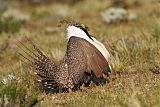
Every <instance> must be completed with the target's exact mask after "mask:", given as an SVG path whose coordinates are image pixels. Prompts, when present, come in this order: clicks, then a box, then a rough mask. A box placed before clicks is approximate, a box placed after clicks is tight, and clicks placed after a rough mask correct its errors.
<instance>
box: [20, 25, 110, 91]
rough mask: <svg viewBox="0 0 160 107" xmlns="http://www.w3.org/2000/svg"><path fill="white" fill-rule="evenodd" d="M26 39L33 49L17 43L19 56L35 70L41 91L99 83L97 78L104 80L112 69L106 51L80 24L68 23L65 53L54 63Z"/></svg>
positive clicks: (67, 88)
mask: <svg viewBox="0 0 160 107" xmlns="http://www.w3.org/2000/svg"><path fill="white" fill-rule="evenodd" d="M28 41H30V43H31V45H32V47H33V49H34V50H31V49H30V48H28V47H27V46H26V45H24V44H23V43H21V44H22V45H23V48H21V49H22V50H23V51H24V52H25V54H21V56H23V57H24V58H25V59H27V60H28V61H29V62H30V63H28V64H29V65H30V66H32V67H33V68H35V69H36V73H37V75H38V76H39V77H40V78H41V80H38V81H39V82H40V84H41V86H42V87H43V90H45V91H48V90H49V91H56V90H60V89H61V90H62V91H68V90H72V91H73V90H76V89H79V88H80V87H81V86H82V85H83V84H84V85H89V84H90V83H91V81H93V82H95V83H96V84H99V83H98V82H99V80H101V79H103V80H104V82H105V81H106V79H107V76H108V74H109V73H111V71H112V68H111V61H110V54H109V52H108V51H107V49H106V48H105V46H104V45H103V44H102V43H101V42H100V41H98V40H97V39H96V38H95V37H93V36H91V35H90V34H89V33H88V28H87V27H86V26H84V25H83V24H77V23H76V24H69V25H68V27H67V49H66V53H65V56H64V57H63V59H62V60H60V61H59V62H58V63H56V62H54V61H53V60H51V59H50V58H49V57H47V55H45V54H44V53H43V51H41V50H40V48H38V46H36V45H35V43H33V42H32V41H31V40H29V39H28ZM96 79H97V80H98V82H97V81H96Z"/></svg>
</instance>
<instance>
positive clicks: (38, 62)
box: [17, 37, 57, 90]
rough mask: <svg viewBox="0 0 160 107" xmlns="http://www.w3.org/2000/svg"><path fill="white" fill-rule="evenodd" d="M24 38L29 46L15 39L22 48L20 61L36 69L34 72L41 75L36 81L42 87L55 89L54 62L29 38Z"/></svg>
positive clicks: (55, 69) (55, 67) (55, 68)
mask: <svg viewBox="0 0 160 107" xmlns="http://www.w3.org/2000/svg"><path fill="white" fill-rule="evenodd" d="M26 40H27V42H29V45H31V47H28V46H26V45H25V44H24V43H22V42H21V41H18V40H17V41H18V42H19V44H17V46H18V47H19V48H20V49H21V50H22V52H21V53H19V55H20V56H22V57H23V59H21V60H22V62H24V64H26V65H28V66H30V67H32V68H34V69H36V74H37V75H38V76H40V77H41V80H38V82H40V83H41V84H42V86H43V88H44V89H52V90H53V89H55V88H56V87H57V82H56V71H57V66H56V64H55V63H54V62H53V61H52V60H51V59H49V57H48V56H47V55H45V54H44V53H43V52H42V51H41V50H40V48H38V47H37V46H36V44H35V43H34V42H32V41H31V40H30V39H29V38H27V37H26Z"/></svg>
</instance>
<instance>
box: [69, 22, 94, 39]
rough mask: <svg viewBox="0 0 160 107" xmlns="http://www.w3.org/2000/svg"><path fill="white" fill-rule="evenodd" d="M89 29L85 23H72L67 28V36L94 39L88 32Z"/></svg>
mask: <svg viewBox="0 0 160 107" xmlns="http://www.w3.org/2000/svg"><path fill="white" fill-rule="evenodd" d="M88 31H89V29H88V27H87V26H85V25H84V24H79V23H75V24H70V25H69V26H68V28H67V37H68V39H69V38H71V37H73V36H74V37H79V38H83V39H86V40H88V39H92V38H91V35H90V34H89V33H88Z"/></svg>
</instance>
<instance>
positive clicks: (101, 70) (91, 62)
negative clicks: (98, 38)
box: [79, 38, 111, 77]
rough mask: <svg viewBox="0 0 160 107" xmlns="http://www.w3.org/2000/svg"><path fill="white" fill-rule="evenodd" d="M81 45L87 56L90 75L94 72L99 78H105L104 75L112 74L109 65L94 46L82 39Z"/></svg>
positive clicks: (80, 40)
mask: <svg viewBox="0 0 160 107" xmlns="http://www.w3.org/2000/svg"><path fill="white" fill-rule="evenodd" d="M79 43H80V44H81V45H82V46H83V48H82V51H83V52H84V55H85V56H86V61H87V69H88V70H87V72H88V73H91V71H93V73H94V74H95V75H96V76H97V77H103V74H105V75H107V74H108V73H109V72H111V69H110V67H109V63H108V62H107V60H106V59H105V57H104V56H103V55H102V54H101V52H100V51H99V50H98V49H97V48H96V47H95V46H94V45H92V44H91V43H89V42H88V41H87V40H85V39H81V38H79Z"/></svg>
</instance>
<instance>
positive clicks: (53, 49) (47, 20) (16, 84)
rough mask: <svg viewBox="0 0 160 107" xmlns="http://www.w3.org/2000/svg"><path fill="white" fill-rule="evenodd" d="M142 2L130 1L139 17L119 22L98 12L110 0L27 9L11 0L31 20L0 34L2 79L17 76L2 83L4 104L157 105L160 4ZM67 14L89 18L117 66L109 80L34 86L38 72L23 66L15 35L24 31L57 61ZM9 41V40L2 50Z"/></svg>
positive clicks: (75, 106)
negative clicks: (51, 88)
mask: <svg viewBox="0 0 160 107" xmlns="http://www.w3.org/2000/svg"><path fill="white" fill-rule="evenodd" d="M128 1H129V0H128ZM134 1H135V0H134ZM137 1H138V0H137ZM141 2H142V4H141V5H139V6H135V5H134V4H133V3H132V2H131V1H129V2H127V3H129V7H128V9H129V11H132V12H135V13H137V14H138V16H139V17H138V19H137V20H135V21H131V22H122V23H118V24H107V23H105V22H103V20H102V18H101V16H100V14H101V12H103V11H104V10H105V9H107V8H108V7H109V6H111V3H112V2H111V1H107V0H106V1H101V0H95V1H92V0H84V1H81V2H78V3H76V4H67V3H65V4H62V3H54V4H50V5H40V6H29V5H27V6H24V8H23V9H22V7H23V6H22V5H19V4H18V3H16V2H10V4H9V6H10V8H15V7H16V8H17V9H20V10H21V11H24V12H25V13H27V14H29V15H30V16H31V19H30V20H29V21H27V22H26V23H23V24H22V26H21V29H20V31H18V32H16V33H12V32H2V33H1V34H0V75H1V76H0V81H2V80H3V78H4V77H6V76H7V75H8V74H12V75H14V76H15V78H16V79H14V80H12V81H11V82H10V83H9V84H8V85H4V84H3V83H0V106H7V105H12V106H26V107H27V106H33V105H34V106H35V107H40V106H41V107H52V106H53V107H54V106H58V107H83V106H84V107H85V106H87V107H105V106H107V107H111V106H113V107H121V106H122V107H150V106H154V107H159V106H160V100H159V99H160V97H159V96H160V91H159V90H160V85H159V84H160V79H159V78H160V74H159V73H160V10H159V9H157V8H159V7H160V4H159V3H158V2H156V1H155V2H146V1H145V0H143V1H141ZM23 5H24V4H23ZM63 19H66V20H75V21H80V22H81V23H85V24H86V25H88V27H89V28H90V33H91V34H93V35H95V36H96V37H97V38H98V39H99V40H100V41H102V42H103V43H104V44H105V46H106V48H107V49H108V50H109V52H110V53H111V55H112V64H113V68H114V73H113V74H111V76H110V82H109V83H108V84H106V85H104V86H94V85H92V86H91V87H89V88H86V89H82V90H79V91H76V92H73V93H58V94H47V95H46V94H45V93H41V92H40V91H39V90H38V89H37V88H36V82H35V81H36V78H37V77H36V76H35V74H34V71H32V70H29V69H26V68H25V67H23V66H22V64H23V63H22V62H21V61H20V57H19V56H18V55H17V50H19V49H18V47H16V46H15V41H14V40H15V38H19V36H20V35H25V36H29V37H30V38H31V39H33V40H34V41H35V42H36V43H37V44H38V45H39V46H40V47H41V48H42V49H43V50H44V51H45V52H46V53H48V55H49V57H51V58H53V59H54V60H59V59H61V58H62V57H63V55H64V52H65V49H66V37H65V36H66V32H65V28H64V27H62V28H58V27H57V26H58V24H59V21H60V20H63ZM22 37H23V36H22ZM22 40H23V39H22ZM24 42H25V41H24ZM5 44H8V45H7V46H6V47H5V49H3V47H2V46H3V45H5Z"/></svg>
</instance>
